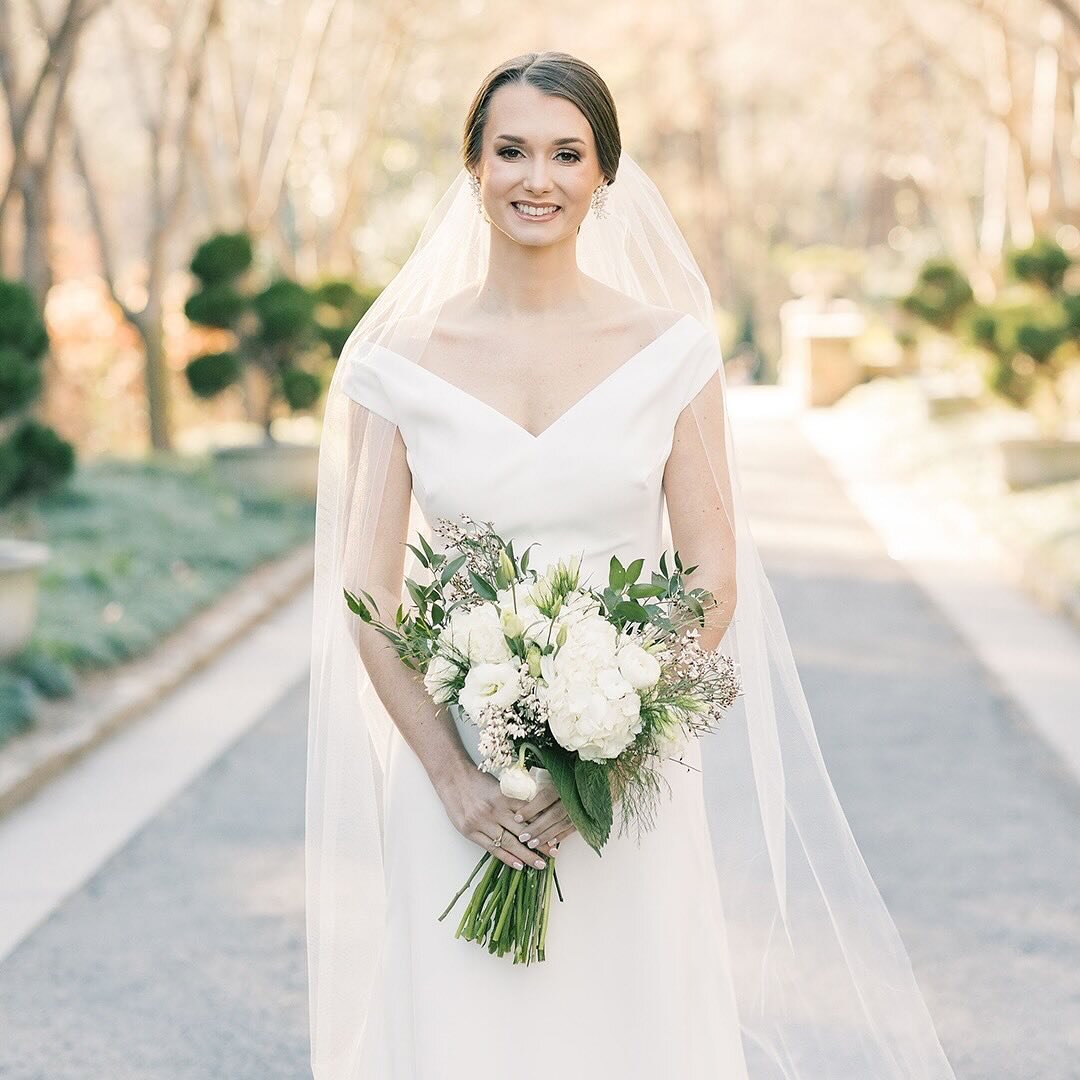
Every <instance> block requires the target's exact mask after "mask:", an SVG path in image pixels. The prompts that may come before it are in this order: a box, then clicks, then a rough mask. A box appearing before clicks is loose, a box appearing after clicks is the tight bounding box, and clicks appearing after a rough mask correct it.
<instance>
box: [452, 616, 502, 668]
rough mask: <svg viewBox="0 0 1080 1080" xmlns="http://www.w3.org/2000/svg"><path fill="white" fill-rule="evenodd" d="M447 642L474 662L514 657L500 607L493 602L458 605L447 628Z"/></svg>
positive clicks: (492, 661)
mask: <svg viewBox="0 0 1080 1080" xmlns="http://www.w3.org/2000/svg"><path fill="white" fill-rule="evenodd" d="M443 643H444V644H445V645H446V646H449V647H450V648H453V649H455V650H456V651H458V652H460V653H462V654H464V655H465V656H467V657H468V658H469V662H470V663H471V664H497V663H500V662H502V661H503V660H509V659H510V646H509V645H507V644H506V637H505V636H504V634H503V628H502V622H501V621H500V617H499V611H498V608H496V607H495V606H494V605H492V604H477V606H476V607H474V608H468V609H465V608H458V609H457V610H456V611H455V612H454V613H453V614H452V615H451V616H450V620H449V622H448V623H447V624H446V627H445V629H444V630H443Z"/></svg>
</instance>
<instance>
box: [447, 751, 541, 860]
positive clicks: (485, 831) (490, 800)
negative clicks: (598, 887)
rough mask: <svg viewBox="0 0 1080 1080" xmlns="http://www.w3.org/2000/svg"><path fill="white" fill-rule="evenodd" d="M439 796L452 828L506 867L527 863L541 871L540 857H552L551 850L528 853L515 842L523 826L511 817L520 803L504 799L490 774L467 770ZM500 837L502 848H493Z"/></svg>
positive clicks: (497, 783) (515, 800) (519, 843)
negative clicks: (550, 855)
mask: <svg viewBox="0 0 1080 1080" xmlns="http://www.w3.org/2000/svg"><path fill="white" fill-rule="evenodd" d="M439 796H440V798H441V799H442V801H443V805H444V806H445V808H446V813H447V816H448V817H449V818H450V821H451V822H452V823H453V826H454V828H455V829H457V831H458V832H459V833H461V835H462V836H464V837H466V838H467V839H469V840H472V841H473V843H474V844H479V845H480V847H482V848H483V849H484V850H485V851H487V852H490V853H491V854H492V855H494V856H495V858H497V859H499V860H501V861H502V862H504V863H506V864H507V866H512V867H513V868H514V869H515V870H520V869H522V868H523V866H524V865H525V864H528V865H529V866H535V867H536V868H537V869H538V870H542V869H543V868H544V867H545V866H546V865H547V864H546V863H545V861H544V860H543V859H542V858H540V854H545V855H546V854H551V852H550V851H548V850H544V851H542V852H537V851H530V850H529V848H528V847H526V846H525V845H524V844H522V843H521V842H520V841H519V840H518V839H517V835H518V833H519V831H520V830H521V828H522V826H521V825H520V824H519V823H518V822H516V821H515V820H514V814H515V812H516V811H517V809H518V807H519V806H520V805H521V800H520V799H510V798H507V797H506V796H505V795H504V794H503V793H502V789H501V788H500V787H499V781H498V780H497V779H496V778H495V777H494V776H492V774H491V773H485V772H480V770H479V769H476V768H472V769H467V770H466V771H465V773H464V774H463V776H462V777H461V778H460V779H459V780H457V781H456V782H455V783H454V784H452V785H450V786H448V787H447V788H446V789H445V790H442V791H440V792H439ZM504 828H505V832H504V831H503V830H504ZM500 835H501V836H502V846H501V847H495V846H494V845H493V844H492V841H493V840H498V838H499V836H500Z"/></svg>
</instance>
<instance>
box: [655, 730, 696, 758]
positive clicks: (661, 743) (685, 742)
mask: <svg viewBox="0 0 1080 1080" xmlns="http://www.w3.org/2000/svg"><path fill="white" fill-rule="evenodd" d="M653 745H654V746H655V747H656V752H657V753H658V754H659V755H660V756H661V757H663V758H669V757H673V758H678V757H680V756H681V755H682V754H685V753H686V751H687V750H688V749H689V747H690V742H689V738H688V736H687V732H686V728H685V726H684V725H683V724H674V723H673V724H668V725H666V726H665V727H663V728H661V729H660V730H659V731H658V732H657V733H656V735H655V736H654V739H653Z"/></svg>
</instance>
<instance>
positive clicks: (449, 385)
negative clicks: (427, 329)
mask: <svg viewBox="0 0 1080 1080" xmlns="http://www.w3.org/2000/svg"><path fill="white" fill-rule="evenodd" d="M688 322H696V320H694V318H693V316H691V315H683V316H682V317H681V318H679V319H676V320H675V322H673V323H672V324H671V325H670V326H668V327H667V328H665V329H664V330H662V331H661V332H660V334H659V335H657V336H656V337H654V338H653V339H652V341H649V342H647V343H646V344H645V345H643V346H641V348H640V349H638V350H637V351H636V352H634V353H633V354H632V355H631V356H630V357H628V358H627V359H626V360H624V361H623V362H622V363H621V364H619V365H618V366H617V367H615V368H613V369H612V370H611V371H609V372H608V374H607V375H605V376H604V377H603V378H602V379H600V381H599V382H597V383H594V384H593V385H592V386H591V387H590V388H589V389H588V390H586V391H585V393H584V394H582V395H581V397H579V398H578V399H577V400H576V401H574V402H573V403H572V404H570V405H569V406H568V407H567V408H566V409H564V410H563V411H562V412H561V413H560V414H559V415H558V416H557V417H555V419H554V420H552V421H551V423H550V424H548V425H547V426H546V427H545V428H543V429H542V430H541V431H539V432H533V431H530V430H529V428H527V427H525V426H524V424H521V423H519V422H518V421H517V420H515V419H514V418H513V417H511V416H507V415H506V413H504V412H502V411H501V410H500V409H497V408H495V406H494V405H492V404H490V403H489V402H487V401H484V399H483V398H480V397H477V396H476V395H475V394H472V393H470V392H469V391H468V390H465V389H463V388H462V387H460V386H458V385H457V384H456V383H454V382H451V381H450V380H449V379H446V378H444V377H443V376H442V375H438V374H436V373H435V372H434V371H432V370H431V369H430V368H425V367H421V365H420V364H418V363H416V362H415V361H412V360H408V359H407V358H406V357H403V356H401V354H400V353H396V352H394V351H393V350H392V349H388V348H386V346H382V345H380V346H378V347H379V348H382V349H385V351H386V352H389V353H391V354H392V355H393V356H395V357H396V358H397V359H398V360H399V361H400V362H401V363H402V364H405V365H407V368H406V369H405V370H407V371H409V372H411V373H415V374H416V375H418V376H419V377H420V378H422V379H425V378H426V379H429V380H431V381H432V383H433V384H438V387H439V389H440V390H441V391H443V392H446V393H450V394H455V395H457V396H458V397H459V398H460V399H461V400H463V401H464V402H466V403H467V404H469V405H471V406H472V407H474V408H477V409H480V410H482V411H483V412H484V413H486V414H487V415H489V416H492V417H494V418H495V419H497V420H498V421H499V422H501V423H502V424H503V425H505V426H506V427H508V428H509V429H511V430H512V431H514V432H515V433H517V435H518V436H519V437H522V438H524V439H526V440H527V441H528V442H529V443H530V444H532V445H534V446H535V445H536V444H538V443H540V442H541V441H543V440H544V439H546V438H547V437H548V436H549V434H550V432H552V431H553V430H554V429H556V428H558V427H560V426H561V425H563V424H564V423H567V422H568V421H569V419H570V418H572V417H573V416H574V415H576V414H577V413H578V412H580V411H581V410H582V409H584V408H585V407H586V405H587V404H588V403H589V402H590V401H591V400H593V399H594V398H596V397H598V396H599V395H600V394H601V392H602V391H604V390H606V389H608V388H609V387H610V386H611V385H612V384H614V383H616V382H617V381H618V380H619V378H625V377H626V376H627V375H628V374H629V373H630V372H631V370H632V369H633V368H634V367H635V366H636V365H637V364H639V363H641V362H642V361H643V360H644V358H645V357H647V356H649V355H650V354H651V353H652V352H653V351H654V350H655V349H656V348H657V347H658V346H660V345H661V344H662V343H663V342H665V341H666V340H667V339H668V337H669V336H670V335H672V334H673V333H674V332H675V330H676V329H677V328H678V327H680V326H684V325H686V324H687V323H688Z"/></svg>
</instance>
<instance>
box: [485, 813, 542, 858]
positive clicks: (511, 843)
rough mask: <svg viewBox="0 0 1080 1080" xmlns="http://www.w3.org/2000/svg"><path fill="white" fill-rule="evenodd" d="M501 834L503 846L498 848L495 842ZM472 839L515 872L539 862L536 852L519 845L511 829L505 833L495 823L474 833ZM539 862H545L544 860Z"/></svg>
mask: <svg viewBox="0 0 1080 1080" xmlns="http://www.w3.org/2000/svg"><path fill="white" fill-rule="evenodd" d="M500 833H502V844H501V845H499V846H497V845H496V843H495V841H496V840H497V839H498V837H499V834H500ZM470 839H471V840H472V841H473V842H474V843H477V844H479V845H480V846H481V847H482V848H483V849H484V850H485V851H490V852H491V854H492V855H494V856H495V858H496V859H498V860H499V861H500V862H504V863H506V865H507V866H512V867H513V868H514V869H515V870H521V869H523V868H524V867H525V866H536V863H537V860H538V857H537V854H536V852H535V851H530V850H529V849H528V848H527V847H525V846H524V845H523V844H521V843H519V842H518V841H517V840H516V839H515V838H514V834H513V832H512V831H511V830H510V829H509V828H508V829H507V830H506V831H505V832H503V830H502V828H501V827H500V826H499V825H498V824H497V823H495V822H492V823H490V824H487V825H484V826H482V827H481V829H479V830H477V831H476V832H474V833H472V835H471V836H470ZM539 861H540V862H543V860H542V859H541V860H539ZM537 869H538V870H539V869H543V867H539V866H538V867H537Z"/></svg>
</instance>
